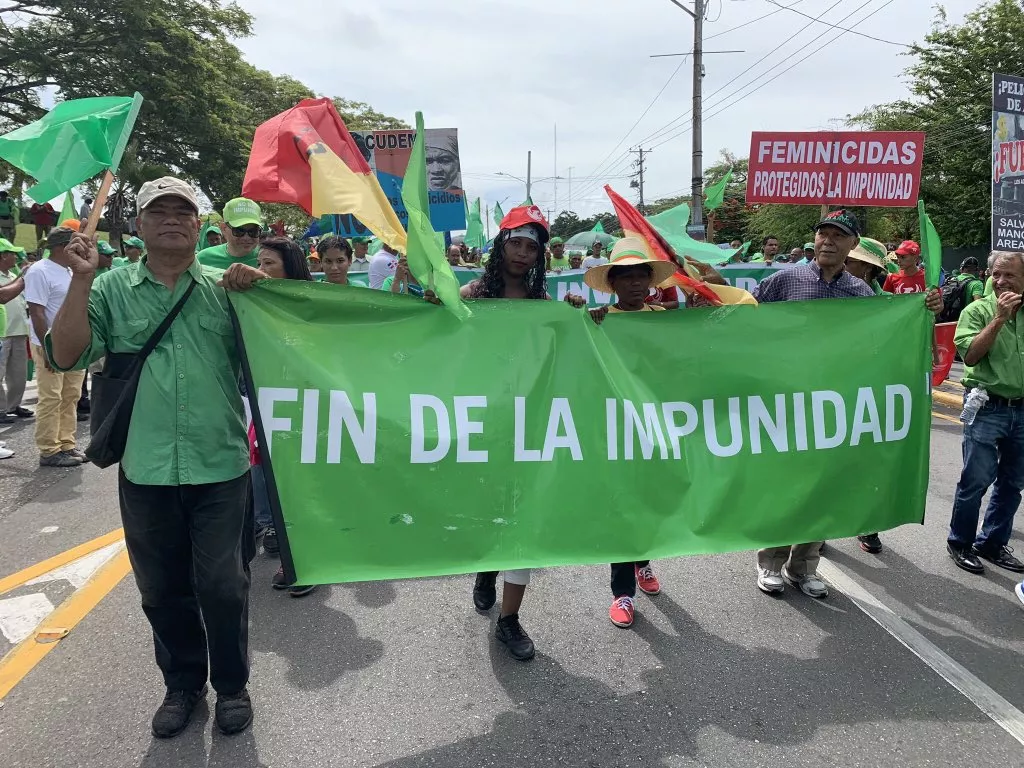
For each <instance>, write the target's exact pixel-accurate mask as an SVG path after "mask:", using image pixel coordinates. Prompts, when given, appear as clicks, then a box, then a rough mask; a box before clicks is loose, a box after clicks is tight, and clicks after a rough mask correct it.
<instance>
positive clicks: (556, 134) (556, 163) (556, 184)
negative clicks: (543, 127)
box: [548, 123, 558, 220]
mask: <svg viewBox="0 0 1024 768" xmlns="http://www.w3.org/2000/svg"><path fill="white" fill-rule="evenodd" d="M553 175H554V177H555V203H554V205H555V212H556V213H557V212H558V123H555V172H554V174H553ZM550 219H551V217H550V216H549V217H548V220H550Z"/></svg>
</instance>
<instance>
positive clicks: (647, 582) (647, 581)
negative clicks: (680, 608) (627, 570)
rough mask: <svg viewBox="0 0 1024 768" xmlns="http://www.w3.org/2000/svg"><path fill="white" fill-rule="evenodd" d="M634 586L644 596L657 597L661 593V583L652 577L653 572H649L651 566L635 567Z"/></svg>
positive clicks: (655, 577)
mask: <svg viewBox="0 0 1024 768" xmlns="http://www.w3.org/2000/svg"><path fill="white" fill-rule="evenodd" d="M636 585H637V586H638V587H640V591H641V592H643V593H644V594H645V595H657V594H660V593H661V582H660V581H658V577H657V576H655V575H654V571H652V570H651V566H649V565H645V566H643V567H640V566H637V569H636Z"/></svg>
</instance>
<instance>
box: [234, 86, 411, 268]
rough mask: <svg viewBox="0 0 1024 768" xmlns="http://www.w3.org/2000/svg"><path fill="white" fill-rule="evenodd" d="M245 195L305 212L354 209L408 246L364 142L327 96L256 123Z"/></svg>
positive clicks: (376, 229)
mask: <svg viewBox="0 0 1024 768" xmlns="http://www.w3.org/2000/svg"><path fill="white" fill-rule="evenodd" d="M242 195H243V196H245V197H248V198H250V199H252V200H257V201H260V202H265V203H294V204H296V205H298V206H301V207H302V209H303V210H305V211H306V213H309V214H311V215H313V216H322V215H323V214H325V213H351V214H353V215H355V216H356V217H357V218H358V219H359V220H360V221H361V222H362V223H363V224H365V225H366V227H367V228H368V229H370V230H371V231H372V232H373V233H374V234H375V235H377V236H378V237H379V238H380V239H381V240H383V241H384V242H386V243H388V244H389V245H391V246H393V247H396V248H398V249H399V250H402V251H404V250H405V246H406V235H405V229H404V228H403V227H402V224H401V222H400V221H399V220H398V216H397V214H396V213H395V211H394V209H393V208H392V207H391V204H390V203H389V202H388V199H387V196H386V195H385V194H384V190H382V189H381V186H380V183H379V182H378V181H377V177H376V176H375V175H374V173H373V170H372V169H371V168H370V164H369V163H368V162H367V161H366V158H365V157H364V156H363V154H362V152H360V150H359V145H358V144H356V141H355V139H354V138H352V134H350V133H349V132H348V128H346V127H345V123H344V121H342V119H341V115H339V114H338V110H337V109H335V107H334V103H333V102H332V101H331V100H330V99H328V98H323V99H303V100H302V101H300V102H299V103H298V105H296V106H294V107H292V108H291V109H289V110H286V111H284V112H282V113H281V114H279V115H277V116H276V117H272V118H271V119H270V120H268V121H267V122H265V123H263V125H261V126H260V127H259V128H257V129H256V135H255V136H254V137H253V140H252V152H251V153H250V155H249V165H248V167H247V168H246V169H245V181H244V182H243V183H242Z"/></svg>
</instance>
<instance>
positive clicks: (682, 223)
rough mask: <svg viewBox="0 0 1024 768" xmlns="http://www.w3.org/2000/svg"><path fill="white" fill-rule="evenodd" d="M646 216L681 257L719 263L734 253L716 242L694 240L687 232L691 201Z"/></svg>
mask: <svg viewBox="0 0 1024 768" xmlns="http://www.w3.org/2000/svg"><path fill="white" fill-rule="evenodd" d="M646 218H647V221H648V222H649V223H650V224H651V225H653V226H654V228H655V229H656V230H658V234H660V235H661V236H662V237H664V238H665V240H666V241H668V244H669V245H671V246H672V250H673V251H675V252H676V255H677V256H679V257H683V256H689V257H690V258H691V259H696V260H697V261H703V262H704V263H705V264H719V263H721V262H722V261H724V260H725V259H728V258H729V256H731V255H732V254H730V253H729V252H728V251H723V250H722V249H721V248H719V247H718V246H717V245H715V244H714V243H705V242H703V241H701V240H694V239H693V238H692V237H690V236H689V235H688V234H686V225H687V224H688V223H689V222H690V205H689V203H680V204H679V205H677V206H675V207H673V208H669V209H668V210H667V211H662V212H661V213H657V214H655V215H654V216H648V217H646Z"/></svg>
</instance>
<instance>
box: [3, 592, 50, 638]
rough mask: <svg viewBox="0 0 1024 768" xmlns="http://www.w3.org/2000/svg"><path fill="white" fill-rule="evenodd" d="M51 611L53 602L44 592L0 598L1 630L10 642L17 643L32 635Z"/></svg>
mask: <svg viewBox="0 0 1024 768" xmlns="http://www.w3.org/2000/svg"><path fill="white" fill-rule="evenodd" d="M51 613H53V603H51V602H50V601H49V599H48V598H47V597H46V595H43V594H32V595H19V596H18V597H9V598H7V599H6V600H0V632H2V633H3V636H4V637H6V638H7V641H8V642H9V643H12V644H14V645H17V644H18V643H20V642H21V641H22V640H24V639H25V638H26V637H30V636H31V635H32V633H33V632H35V630H36V627H38V626H39V624H40V623H41V622H42V620H43V619H45V618H46V617H47V616H49V615H50V614H51Z"/></svg>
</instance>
